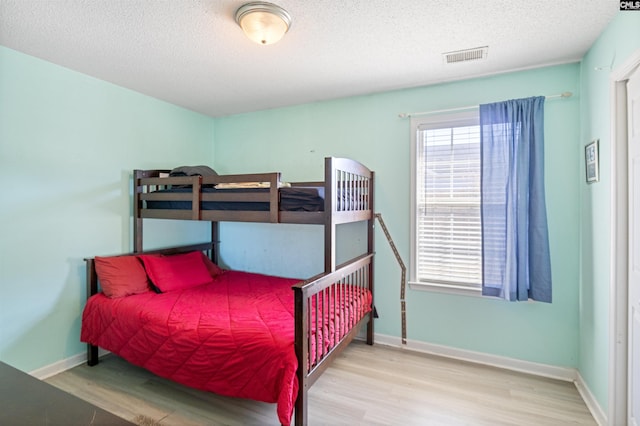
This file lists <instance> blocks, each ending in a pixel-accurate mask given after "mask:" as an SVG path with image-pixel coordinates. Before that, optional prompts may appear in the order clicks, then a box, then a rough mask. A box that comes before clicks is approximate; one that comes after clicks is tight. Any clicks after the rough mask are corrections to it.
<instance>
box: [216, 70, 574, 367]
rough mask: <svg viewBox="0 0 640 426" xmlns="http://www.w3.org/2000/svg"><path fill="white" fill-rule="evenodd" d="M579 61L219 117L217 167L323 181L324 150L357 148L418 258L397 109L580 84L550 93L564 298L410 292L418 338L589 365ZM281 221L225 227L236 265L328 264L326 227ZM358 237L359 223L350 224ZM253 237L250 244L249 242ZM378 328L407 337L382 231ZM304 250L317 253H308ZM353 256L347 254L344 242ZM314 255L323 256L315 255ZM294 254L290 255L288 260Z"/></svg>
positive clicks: (405, 129) (556, 236)
mask: <svg viewBox="0 0 640 426" xmlns="http://www.w3.org/2000/svg"><path fill="white" fill-rule="evenodd" d="M579 71H580V67H579V65H578V64H570V65H563V66H556V67H551V68H543V69H537V70H531V71H525V72H518V73H510V74H504V75H499V76H495V77H489V78H482V79H475V80H468V81H462V82H456V83H450V84H441V85H435V86H429V87H422V88H416V89H409V90H401V91H394V92H387V93H382V94H376V95H370V96H362V97H352V98H347V99H340V100H335V101H330V102H320V103H312V104H306V105H300V106H295V107H288V108H282V109H274V110H268V111H261V112H256V113H250V114H242V115H237V116H232V117H224V118H219V119H216V122H215V123H216V124H215V141H216V143H215V148H214V149H215V151H214V152H215V155H214V158H215V163H214V164H215V168H216V169H217V170H218V172H221V173H226V172H249V171H255V170H265V171H271V170H273V171H281V172H282V173H283V179H284V180H290V181H295V180H319V179H322V177H323V162H322V159H323V158H324V157H325V156H331V155H333V156H345V157H351V158H355V159H357V160H359V161H361V162H363V163H364V164H366V165H368V166H369V167H371V168H372V169H373V170H374V171H375V172H376V177H377V180H376V185H377V187H376V194H375V195H376V205H377V207H376V211H377V212H380V213H382V215H383V218H384V220H385V222H386V224H387V226H388V227H389V229H390V232H391V234H392V236H393V237H394V239H395V243H396V245H397V247H398V248H399V250H400V253H401V255H402V257H403V258H404V260H405V262H407V261H408V259H409V220H410V212H409V200H410V194H409V186H410V174H409V167H410V123H409V120H407V119H400V118H399V117H398V113H400V112H411V111H428V110H435V109H443V108H456V107H464V106H468V105H477V104H479V103H485V102H493V101H499V100H504V99H510V98H520V97H526V96H533V95H550V94H558V93H561V92H565V91H571V92H573V93H574V96H573V97H572V98H570V99H567V100H549V101H547V103H546V107H545V108H546V113H545V120H546V123H545V124H546V127H545V135H546V153H545V154H546V166H547V168H546V181H547V185H548V186H547V190H548V192H547V202H548V213H549V226H550V234H551V235H550V238H551V253H552V268H553V280H554V291H553V298H554V301H553V304H544V303H507V302H503V301H499V300H492V299H487V298H480V297H468V296H457V295H446V294H438V293H432V292H425V291H412V290H409V291H408V293H407V311H408V314H407V316H408V321H407V328H408V338H409V339H411V340H416V341H422V342H429V343H435V344H441V345H447V346H452V347H456V348H461V349H466V350H472V351H479V352H486V353H490V354H495V355H500V356H506V357H511V358H517V359H522V360H527V361H532V362H538V363H545V364H552V365H558V366H566V367H576V366H577V365H578V330H579V325H578V318H579V312H578V282H579V274H578V273H579V242H580V240H579V222H578V220H577V218H578V217H579V194H580V173H579V170H580V161H581V157H580V156H579V155H577V152H578V145H579V141H580V138H579V130H580V124H579V122H580V118H579V113H580V109H579V106H580V93H579V92H580V87H579V77H580V74H579ZM298 229H299V227H298V228H295V229H292V230H290V231H284V232H283V230H282V229H281V228H278V230H277V231H276V230H274V228H273V226H268V225H253V226H251V227H250V230H248V228H246V227H244V226H226V227H224V228H223V237H222V238H221V240H222V241H223V243H222V248H221V251H222V256H223V259H224V261H225V263H227V264H228V265H229V266H231V267H234V268H247V267H250V268H252V269H253V270H258V271H264V272H282V273H285V274H288V275H296V276H310V275H313V274H315V273H318V272H320V271H321V270H322V251H321V249H320V247H321V244H322V230H321V229H317V230H316V229H312V230H309V231H307V232H308V237H306V236H305V238H303V237H302V236H300V235H298V234H297V231H298ZM342 234H346V237H343V235H341V237H343V238H341V241H343V242H345V241H350V239H351V238H353V237H354V235H356V233H355V231H353V230H351V229H347V230H346V231H344V232H342ZM247 237H250V238H251V237H252V238H253V239H252V242H253V244H252V245H251V247H249V248H247V247H246V244H244V241H246V238H247ZM376 247H377V255H376V305H377V308H378V312H379V314H380V319H379V320H377V323H376V331H377V332H378V333H382V334H386V335H391V336H400V330H401V328H400V327H401V325H400V303H399V294H400V289H399V280H400V270H399V267H398V265H397V264H396V260H395V257H394V256H393V254H392V252H391V250H390V249H389V247H388V246H387V244H386V241H385V237H384V234H383V233H382V232H381V231H380V229H377V230H376ZM300 253H308V254H307V256H308V257H305V258H304V259H305V260H304V262H302V263H303V264H301V262H300V261H299V260H298V259H300V257H301V256H300ZM343 256H348V252H347V251H346V249H345V252H343ZM314 257H315V259H316V260H315V261H313V260H311V259H313V258H314ZM283 259H284V260H285V261H286V260H287V259H289V261H288V262H286V263H284V266H283V263H282V260H283Z"/></svg>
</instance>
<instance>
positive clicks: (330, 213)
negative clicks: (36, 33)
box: [324, 157, 337, 273]
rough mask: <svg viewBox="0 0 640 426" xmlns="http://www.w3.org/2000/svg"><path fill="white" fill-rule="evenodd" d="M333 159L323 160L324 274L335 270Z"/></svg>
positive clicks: (334, 185) (335, 178)
mask: <svg viewBox="0 0 640 426" xmlns="http://www.w3.org/2000/svg"><path fill="white" fill-rule="evenodd" d="M333 173H334V169H333V157H327V158H325V159H324V213H325V215H324V272H325V273H329V272H333V271H335V269H336V224H335V223H334V207H335V206H334V198H335V191H336V180H337V176H334V175H333Z"/></svg>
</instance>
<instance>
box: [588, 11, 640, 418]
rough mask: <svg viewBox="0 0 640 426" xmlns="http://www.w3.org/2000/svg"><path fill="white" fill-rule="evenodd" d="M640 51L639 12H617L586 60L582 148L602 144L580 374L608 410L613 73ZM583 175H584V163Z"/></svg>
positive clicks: (592, 208)
mask: <svg viewBox="0 0 640 426" xmlns="http://www.w3.org/2000/svg"><path fill="white" fill-rule="evenodd" d="M639 49H640V13H639V12H619V13H618V15H617V16H616V18H615V19H614V21H613V22H612V23H611V24H610V25H609V27H608V28H607V29H606V31H604V32H603V34H602V35H601V36H600V37H599V39H598V40H597V41H596V43H594V45H593V46H592V47H591V49H590V50H589V52H588V53H587V55H586V56H585V57H584V59H583V61H582V64H581V68H580V73H581V87H582V89H581V92H582V99H581V102H580V104H581V120H580V122H581V126H580V144H579V147H578V150H577V151H576V155H583V153H584V151H583V150H584V145H586V144H587V143H588V142H590V141H592V140H594V139H599V140H600V182H599V183H597V184H593V185H586V184H585V183H584V181H582V182H581V184H580V198H581V204H580V206H581V209H580V211H581V226H580V234H581V240H582V244H581V247H582V252H581V259H580V265H581V268H580V277H581V279H580V307H581V309H580V363H579V369H580V374H581V375H582V377H583V378H584V380H585V382H586V383H587V385H588V386H589V388H590V389H591V391H592V392H593V394H594V395H595V397H596V399H597V400H598V402H599V404H600V406H601V407H602V409H603V410H604V411H605V412H606V411H607V409H608V380H609V374H608V369H609V338H610V336H609V326H610V324H609V289H610V273H611V263H610V260H611V259H610V255H611V252H610V240H611V229H610V227H611V211H610V205H611V180H612V174H611V166H610V162H611V117H610V116H611V104H610V96H611V93H610V85H611V81H610V78H611V77H610V75H611V72H612V71H615V70H616V68H617V67H618V66H620V65H622V64H624V63H625V61H627V60H628V58H629V57H630V56H631V54H632V53H634V52H637V51H638V50H639ZM580 176H581V177H582V176H584V165H582V163H581V171H580Z"/></svg>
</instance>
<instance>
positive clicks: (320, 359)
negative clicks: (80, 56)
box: [87, 157, 375, 425]
mask: <svg viewBox="0 0 640 426" xmlns="http://www.w3.org/2000/svg"><path fill="white" fill-rule="evenodd" d="M324 171H325V179H324V181H323V182H301V183H291V185H292V186H306V187H308V186H322V187H323V189H324V195H325V197H324V200H325V201H324V211H320V212H305V211H302V212H297V211H296V212H288V211H281V210H280V206H279V200H280V198H279V191H278V187H279V184H280V173H262V174H243V175H224V176H206V177H202V176H188V177H160V176H161V174H164V173H168V172H169V171H168V170H135V171H134V249H135V253H141V252H143V247H142V246H143V221H144V219H146V218H153V219H182V220H201V221H210V222H211V224H212V226H211V242H210V243H204V244H200V245H192V246H187V247H184V248H173V249H169V251H166V250H164V251H155V252H159V253H164V254H167V253H178V252H183V251H186V250H194V249H196V250H204V251H207V252H208V253H209V255H210V256H211V258H212V259H213V260H214V261H217V260H218V250H217V249H216V243H217V242H218V235H219V226H218V224H219V222H221V221H234V222H267V223H296V224H315V225H324V229H325V232H324V234H325V238H324V246H325V250H324V257H325V259H324V267H325V271H324V273H322V274H319V275H317V276H315V277H313V278H311V279H309V280H306V281H303V282H301V283H299V284H298V285H296V286H294V287H293V291H294V300H295V342H294V346H295V353H296V358H297V360H298V370H297V378H298V386H299V388H298V395H297V399H296V403H295V425H306V424H307V404H308V396H307V393H308V390H309V388H310V387H311V386H312V385H313V383H314V382H315V381H316V380H317V379H318V378H319V377H320V375H321V374H322V372H323V371H324V370H325V369H326V368H327V367H328V366H329V365H330V364H331V362H332V361H333V359H335V358H336V357H337V356H338V355H339V354H340V352H341V351H342V350H343V349H344V348H345V347H346V346H347V345H348V344H349V343H350V342H351V341H352V340H353V338H354V337H356V335H357V334H358V332H359V330H360V329H361V327H362V326H364V325H365V324H366V342H367V343H368V344H370V345H371V344H373V334H374V328H373V318H374V309H372V310H371V312H369V313H367V314H365V315H364V316H363V317H362V318H359V319H358V320H357V321H356V322H355V323H354V324H344V325H343V326H344V327H347V329H346V331H345V333H344V335H343V336H342V337H341V338H340V339H339V340H338V341H337V342H335V343H334V344H332V345H330V347H329V348H328V350H326V353H325V351H322V352H323V353H321V354H320V355H318V354H316V356H314V357H310V352H311V348H312V346H314V347H315V348H318V347H319V346H320V345H322V346H324V345H325V341H324V338H325V337H324V336H321V337H320V339H321V341H318V335H317V334H316V336H315V337H311V328H312V326H315V327H316V329H317V327H319V326H320V327H322V324H318V321H320V322H322V321H323V318H324V317H325V310H326V309H328V310H329V311H330V310H331V309H332V307H331V304H332V302H331V300H329V299H330V297H331V294H332V291H333V290H332V289H331V288H332V286H334V284H354V285H359V286H364V287H365V288H368V289H369V291H371V293H372V294H373V285H374V282H373V281H374V280H373V266H374V264H373V257H374V238H373V235H374V221H375V214H374V208H373V206H374V203H373V195H374V186H373V185H374V173H373V172H372V171H370V170H369V169H368V168H367V167H365V166H364V165H362V164H360V163H359V162H357V161H354V160H350V159H345V158H333V157H328V158H326V159H325V167H324ZM250 181H251V182H253V181H258V182H270V188H269V190H268V191H267V192H264V193H247V194H237V193H228V194H205V193H202V192H201V188H202V187H203V186H204V185H213V184H217V183H237V182H250ZM169 185H183V186H184V185H188V186H189V187H190V188H191V191H190V192H188V193H179V194H166V193H154V191H156V190H157V189H161V188H165V187H167V186H169ZM345 190H348V191H349V194H350V197H351V199H352V200H356V202H349V203H347V202H345V201H344V194H345V193H344V191H345ZM147 200H179V201H191V209H189V210H171V209H149V208H146V203H145V202H146V201H147ZM203 201H238V202H246V201H260V202H267V203H269V209H268V211H243V210H234V211H224V210H204V209H201V208H200V206H201V202H203ZM359 221H367V252H366V253H364V254H362V255H361V256H359V257H356V258H354V259H352V260H350V261H348V262H346V263H343V264H342V265H336V228H337V225H339V224H343V223H349V222H359ZM146 253H148V252H146ZM87 261H88V264H87V286H88V289H87V294H88V295H93V294H95V293H96V292H97V291H98V283H97V276H96V272H95V266H94V264H93V261H92V259H88V260H87ZM320 293H322V294H323V298H324V299H326V300H327V302H326V303H325V302H322V303H320V305H318V302H317V300H318V297H315V298H314V297H313V296H314V295H318V294H320ZM327 296H329V297H327ZM333 297H335V294H333ZM314 300H315V302H314ZM334 308H335V306H334ZM311 318H314V321H315V323H316V324H311V322H312V320H311ZM312 339H315V340H316V341H314V342H312V341H311V340H312ZM97 357H98V348H97V347H95V346H92V345H89V347H88V358H89V364H90V365H91V364H92V363H93V364H95V363H97V359H98V358H97Z"/></svg>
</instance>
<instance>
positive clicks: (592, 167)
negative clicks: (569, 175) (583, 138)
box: [584, 139, 600, 183]
mask: <svg viewBox="0 0 640 426" xmlns="http://www.w3.org/2000/svg"><path fill="white" fill-rule="evenodd" d="M599 142H600V140H599V139H595V140H593V141H591V142H590V143H588V144H587V146H585V147H584V164H585V170H586V172H587V183H595V182H598V181H599V180H600V170H599V165H598V144H599Z"/></svg>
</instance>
